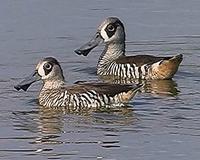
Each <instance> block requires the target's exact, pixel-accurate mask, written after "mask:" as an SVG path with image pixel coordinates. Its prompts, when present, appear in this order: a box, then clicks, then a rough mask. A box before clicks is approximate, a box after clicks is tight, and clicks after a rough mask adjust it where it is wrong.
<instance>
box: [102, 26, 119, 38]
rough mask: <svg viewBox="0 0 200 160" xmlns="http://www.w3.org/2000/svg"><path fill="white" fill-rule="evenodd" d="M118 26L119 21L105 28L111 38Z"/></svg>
mask: <svg viewBox="0 0 200 160" xmlns="http://www.w3.org/2000/svg"><path fill="white" fill-rule="evenodd" d="M117 26H118V23H112V24H109V25H108V26H107V27H106V28H105V31H106V33H107V35H108V37H109V38H110V37H112V36H113V35H114V34H115V31H116V29H117Z"/></svg>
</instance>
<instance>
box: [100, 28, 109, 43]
mask: <svg viewBox="0 0 200 160" xmlns="http://www.w3.org/2000/svg"><path fill="white" fill-rule="evenodd" d="M106 27H107V25H105V26H104V27H103V28H102V29H101V36H102V37H103V39H104V41H105V42H107V41H108V40H109V37H108V35H107V33H106V31H105V29H106Z"/></svg>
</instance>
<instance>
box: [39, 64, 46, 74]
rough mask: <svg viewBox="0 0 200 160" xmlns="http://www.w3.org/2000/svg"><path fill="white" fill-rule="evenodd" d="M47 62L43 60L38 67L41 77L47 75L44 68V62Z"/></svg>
mask: <svg viewBox="0 0 200 160" xmlns="http://www.w3.org/2000/svg"><path fill="white" fill-rule="evenodd" d="M45 63H46V62H42V64H41V65H40V66H39V68H38V74H39V75H40V76H41V77H44V76H45V71H44V68H43V66H44V64H45Z"/></svg>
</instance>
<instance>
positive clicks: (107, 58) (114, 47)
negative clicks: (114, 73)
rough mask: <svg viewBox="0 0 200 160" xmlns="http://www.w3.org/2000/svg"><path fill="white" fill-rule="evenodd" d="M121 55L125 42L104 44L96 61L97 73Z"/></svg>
mask: <svg viewBox="0 0 200 160" xmlns="http://www.w3.org/2000/svg"><path fill="white" fill-rule="evenodd" d="M123 55H125V42H118V43H115V42H113V43H109V44H106V46H105V49H104V51H103V52H102V54H101V56H100V58H99V61H98V65H97V73H98V74H99V73H102V72H103V71H105V72H106V71H107V69H108V68H109V66H110V65H111V64H112V63H115V61H116V59H118V58H119V57H120V56H123Z"/></svg>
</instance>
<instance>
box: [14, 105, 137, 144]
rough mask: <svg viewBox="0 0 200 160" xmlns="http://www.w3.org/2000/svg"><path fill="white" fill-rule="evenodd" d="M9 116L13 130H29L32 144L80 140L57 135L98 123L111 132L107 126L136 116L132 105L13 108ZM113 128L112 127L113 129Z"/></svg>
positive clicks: (122, 123)
mask: <svg viewBox="0 0 200 160" xmlns="http://www.w3.org/2000/svg"><path fill="white" fill-rule="evenodd" d="M12 118H13V122H14V123H13V125H14V128H15V129H16V130H24V131H29V132H31V135H32V136H31V137H32V138H30V137H29V139H30V140H31V142H30V143H32V144H60V143H80V141H78V142H77V140H75V141H74V140H72V141H71V140H64V139H62V138H60V137H61V136H62V135H63V134H64V135H66V134H67V136H68V135H69V136H70V135H71V134H72V133H73V134H81V133H82V132H90V131H91V130H93V129H96V127H98V126H99V129H100V130H102V131H106V132H107V131H111V132H113V131H112V127H111V126H113V127H114V128H115V126H126V125H134V124H135V123H136V121H137V120H138V119H137V118H136V115H135V113H134V111H133V107H132V106H124V107H119V108H109V109H108V108H107V109H106V108H102V109H100V110H95V111H94V110H88V111H82V112H72V111H69V110H67V109H65V108H59V107H57V108H49V107H41V106H38V107H37V108H36V109H34V110H32V111H15V112H13V116H12ZM110 125H111V126H110ZM102 126H103V127H102ZM117 130H118V129H117V128H116V130H115V132H117ZM64 135H63V136H64ZM63 140H64V141H63ZM88 141H89V140H88ZM94 143H97V142H94Z"/></svg>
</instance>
